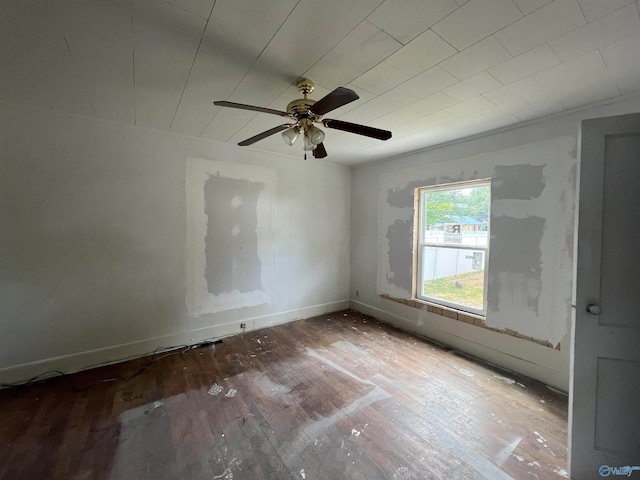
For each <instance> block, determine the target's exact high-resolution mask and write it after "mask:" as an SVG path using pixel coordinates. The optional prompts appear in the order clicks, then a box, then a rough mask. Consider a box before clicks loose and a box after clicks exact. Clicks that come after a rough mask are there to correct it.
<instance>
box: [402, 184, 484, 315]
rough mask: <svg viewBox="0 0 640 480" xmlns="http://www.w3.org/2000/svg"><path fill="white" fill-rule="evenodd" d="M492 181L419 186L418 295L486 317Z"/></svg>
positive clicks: (416, 283)
mask: <svg viewBox="0 0 640 480" xmlns="http://www.w3.org/2000/svg"><path fill="white" fill-rule="evenodd" d="M490 195H491V182H490V180H480V181H473V182H464V183H452V184H448V185H438V186H434V187H423V188H418V189H416V200H417V202H418V234H417V235H416V242H417V244H416V248H415V250H414V251H415V252H416V258H415V263H416V267H417V269H416V276H415V279H416V281H415V285H414V294H415V297H416V298H417V299H420V300H425V301H428V302H432V303H437V304H440V305H444V306H447V307H452V308H456V309H458V310H464V311H468V312H471V313H476V314H481V315H484V314H485V312H486V301H487V294H486V291H487V278H486V275H485V272H486V268H487V261H488V257H489V205H490Z"/></svg>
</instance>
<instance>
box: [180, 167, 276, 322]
mask: <svg viewBox="0 0 640 480" xmlns="http://www.w3.org/2000/svg"><path fill="white" fill-rule="evenodd" d="M275 185H276V173H275V171H273V170H270V169H267V168H263V167H258V166H251V165H238V164H232V163H226V162H217V161H208V160H204V159H196V158H190V159H188V161H187V176H186V184H185V187H186V192H187V212H188V215H187V245H186V249H187V259H188V260H187V261H188V265H187V269H186V272H187V278H186V282H187V306H188V307H189V314H191V315H202V314H206V313H215V312H220V311H225V310H230V309H237V308H242V307H249V306H256V305H260V304H264V303H269V302H270V301H271V298H272V296H273V293H272V285H273V271H274V265H273V262H274V254H273V251H274V245H273V239H274V225H273V219H274V214H275V212H274V194H275Z"/></svg>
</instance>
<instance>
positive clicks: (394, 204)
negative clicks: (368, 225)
mask: <svg viewBox="0 0 640 480" xmlns="http://www.w3.org/2000/svg"><path fill="white" fill-rule="evenodd" d="M576 165H577V161H576V155H575V137H561V138H558V139H554V140H551V141H547V142H540V143H535V144H528V145H523V146H521V147H516V148H510V149H506V150H501V151H498V152H494V153H491V154H484V155H478V156H474V157H470V158H465V159H460V160H456V161H453V162H447V163H442V164H434V165H428V166H425V167H419V168H412V169H408V170H403V171H399V172H393V173H387V174H383V175H381V176H380V186H381V189H380V193H379V205H378V207H379V218H380V222H379V229H378V244H379V247H380V259H379V262H378V287H377V288H378V294H379V295H386V296H391V297H395V298H400V299H411V298H412V282H413V277H412V275H413V248H414V245H413V242H414V238H413V228H414V225H413V222H414V189H415V188H416V187H422V186H430V185H438V184H445V183H452V182H460V181H468V180H474V179H482V178H490V179H491V218H490V226H491V229H490V233H491V236H490V253H489V267H488V272H487V276H488V291H487V315H486V318H485V321H484V323H485V324H486V325H487V326H488V327H490V328H494V329H499V330H507V329H508V330H513V331H515V332H519V333H520V334H522V335H523V336H526V337H533V338H535V339H540V340H544V341H548V342H550V344H552V345H556V344H558V343H560V342H561V340H562V339H563V337H564V336H565V335H566V334H567V333H568V331H569V326H570V319H571V298H572V290H571V289H572V273H573V231H574V201H575V192H576Z"/></svg>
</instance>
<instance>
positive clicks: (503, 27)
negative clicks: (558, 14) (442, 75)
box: [425, 0, 578, 53]
mask: <svg viewBox="0 0 640 480" xmlns="http://www.w3.org/2000/svg"><path fill="white" fill-rule="evenodd" d="M575 1H578V0H575ZM511 3H513V4H514V6H515V7H516V8H518V5H517V4H516V3H515V2H514V1H513V0H511ZM465 5H466V3H465ZM458 8H462V6H461V7H458ZM540 8H542V7H540ZM456 11H457V9H456V10H454V11H453V12H451V13H450V14H449V15H451V14H453V13H454V12H456ZM518 11H519V12H521V13H522V11H521V10H520V8H518ZM531 13H533V12H531ZM531 13H530V14H528V15H524V14H523V15H522V16H521V17H520V18H516V19H515V20H514V21H513V22H511V23H508V24H507V25H504V26H502V27H500V28H499V29H498V30H496V31H495V32H493V33H490V34H488V35H485V36H484V37H482V38H480V39H478V41H476V42H474V43H472V44H471V45H468V46H466V47H465V48H463V49H462V50H458V49H457V48H456V50H458V51H459V52H464V51H465V50H467V49H468V48H471V47H473V46H474V45H477V44H478V43H480V42H481V41H483V40H485V39H487V38H488V37H491V36H492V35H495V34H496V33H498V32H500V31H502V30H504V29H505V28H507V27H510V26H511V25H513V24H514V23H516V22H519V21H520V20H522V19H523V18H527V17H528V16H529V15H531ZM449 15H447V16H446V17H444V18H442V19H440V20H439V21H438V23H436V24H434V25H431V27H429V28H428V29H427V30H432V31H433V33H435V34H436V35H438V32H436V31H435V30H433V29H434V27H437V26H438V25H439V24H440V23H442V22H443V21H444V20H445V19H446V18H447V17H448V16H449ZM425 31H426V30H425ZM438 36H439V37H440V38H442V36H440V35H438ZM442 39H443V40H444V38H442ZM496 40H497V39H496ZM445 41H446V40H445ZM447 43H449V42H447ZM449 45H451V44H450V43H449ZM500 45H502V44H500ZM451 46H452V47H453V45H451ZM502 46H503V47H504V45H502ZM454 48H455V47H454ZM504 48H505V50H507V51H508V52H509V49H507V47H504ZM509 53H511V52H509Z"/></svg>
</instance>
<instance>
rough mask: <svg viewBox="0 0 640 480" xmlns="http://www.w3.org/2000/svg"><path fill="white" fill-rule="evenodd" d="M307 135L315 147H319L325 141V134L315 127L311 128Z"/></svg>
mask: <svg viewBox="0 0 640 480" xmlns="http://www.w3.org/2000/svg"><path fill="white" fill-rule="evenodd" d="M307 134H308V135H309V138H310V140H311V143H313V144H314V145H319V144H321V143H322V142H323V141H324V136H325V135H324V132H323V131H322V130H320V129H319V128H318V127H316V126H315V125H311V126H310V127H309V130H308V132H307Z"/></svg>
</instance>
